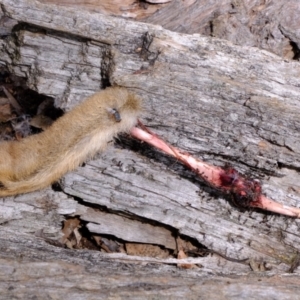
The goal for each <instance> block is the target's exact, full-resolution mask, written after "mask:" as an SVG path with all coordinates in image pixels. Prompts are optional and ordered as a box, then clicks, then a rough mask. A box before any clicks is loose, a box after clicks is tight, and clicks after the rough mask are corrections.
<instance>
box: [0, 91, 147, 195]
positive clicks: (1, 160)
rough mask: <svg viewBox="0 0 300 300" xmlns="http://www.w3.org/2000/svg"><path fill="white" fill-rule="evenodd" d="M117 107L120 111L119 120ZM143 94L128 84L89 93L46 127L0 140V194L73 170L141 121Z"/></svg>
mask: <svg viewBox="0 0 300 300" xmlns="http://www.w3.org/2000/svg"><path fill="white" fill-rule="evenodd" d="M113 109H115V110H116V111H117V112H118V113H119V114H120V117H121V121H120V120H116V118H115V117H114V115H113V114H112V111H113ZM140 109H141V103H140V100H139V99H138V98H137V97H136V96H135V95H134V94H132V93H130V92H129V91H128V90H126V89H124V88H117V87H113V88H108V89H106V90H104V91H101V92H99V93H96V94H94V95H92V96H91V97H89V98H87V99H86V100H85V101H84V102H83V103H81V104H80V105H78V106H77V107H75V108H74V109H73V110H72V111H70V112H68V113H66V114H65V115H64V116H63V117H61V118H59V119H58V120H57V121H56V122H54V123H53V124H52V126H50V127H49V128H48V129H47V130H46V131H44V132H42V133H40V134H37V135H32V136H30V137H28V138H25V139H23V140H21V141H12V142H2V143H0V183H1V185H0V196H9V195H15V194H20V193H26V192H30V191H33V190H37V189H41V188H44V187H46V186H48V185H50V184H51V183H53V182H54V181H56V180H57V179H59V178H60V177H61V176H62V175H63V174H65V173H66V172H68V171H70V170H73V169H74V168H76V167H77V166H78V165H79V164H81V163H82V162H83V161H85V160H86V159H88V158H90V157H92V156H93V155H95V154H96V152H98V151H99V150H103V149H105V147H106V145H107V143H108V142H109V141H110V140H112V138H113V137H114V136H115V135H117V134H118V133H119V132H124V131H128V130H129V129H130V128H131V127H133V126H134V125H135V123H136V121H137V117H138V115H139V113H140Z"/></svg>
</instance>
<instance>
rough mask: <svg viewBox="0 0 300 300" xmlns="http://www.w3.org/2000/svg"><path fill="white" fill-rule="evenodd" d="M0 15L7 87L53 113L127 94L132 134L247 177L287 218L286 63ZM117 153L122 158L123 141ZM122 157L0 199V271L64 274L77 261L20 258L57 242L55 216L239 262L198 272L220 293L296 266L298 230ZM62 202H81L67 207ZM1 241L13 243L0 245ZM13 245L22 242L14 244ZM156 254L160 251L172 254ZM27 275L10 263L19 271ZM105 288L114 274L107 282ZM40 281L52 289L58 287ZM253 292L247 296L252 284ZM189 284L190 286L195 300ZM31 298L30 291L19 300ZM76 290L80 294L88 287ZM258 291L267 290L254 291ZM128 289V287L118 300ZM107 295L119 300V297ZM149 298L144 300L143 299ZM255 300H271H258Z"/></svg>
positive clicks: (97, 23) (258, 54)
mask: <svg viewBox="0 0 300 300" xmlns="http://www.w3.org/2000/svg"><path fill="white" fill-rule="evenodd" d="M0 3H1V9H2V20H3V18H4V19H5V24H6V29H5V30H6V34H5V35H3V37H2V38H1V40H0V62H1V63H3V64H6V65H7V66H8V67H9V69H10V71H11V72H13V73H14V74H16V75H18V76H21V77H26V78H27V82H28V86H29V87H30V88H32V89H34V90H36V91H38V92H39V93H43V94H46V95H49V96H52V97H54V98H55V100H56V104H57V105H58V106H60V107H62V108H65V109H70V108H71V107H72V106H74V105H75V104H76V103H77V102H78V101H81V100H82V99H83V98H84V96H86V95H88V94H91V93H93V92H94V91H96V90H98V89H101V88H102V87H104V86H105V85H107V83H108V82H110V83H111V84H118V85H121V86H125V87H128V88H130V89H132V90H133V91H135V92H136V93H138V94H139V95H140V96H141V97H142V98H143V99H144V106H145V112H144V115H143V120H144V122H145V123H146V124H147V125H149V126H150V127H153V128H154V130H155V131H156V132H158V133H159V134H160V135H161V136H162V137H163V138H165V139H167V140H168V141H169V142H171V143H173V144H175V145H177V146H178V147H180V148H183V149H185V150H188V151H191V152H192V153H194V154H195V155H196V156H199V157H201V158H203V159H205V160H207V161H209V162H211V163H214V164H224V163H226V162H228V163H231V164H232V165H234V166H235V167H236V168H238V169H239V170H240V171H245V172H249V173H250V172H251V173H252V176H256V177H260V178H261V180H262V183H263V189H264V192H265V193H266V194H267V195H268V196H270V197H271V198H273V199H275V200H278V201H280V202H284V203H286V204H288V205H295V206H297V205H298V203H299V201H300V193H299V191H300V190H299V188H300V186H299V174H298V172H297V170H298V169H299V162H300V161H299V151H300V148H299V133H298V131H299V120H298V114H299V112H300V107H299V95H300V87H299V85H298V79H297V78H298V77H299V74H300V67H299V64H298V63H297V62H294V61H284V60H282V59H281V58H279V57H277V56H275V55H273V54H271V53H269V52H265V51H261V50H258V49H256V48H250V47H240V46H234V45H232V44H231V43H229V42H226V41H222V40H217V39H212V38H206V37H202V36H200V35H184V34H179V33H174V32H170V31H166V30H163V29H162V28H161V27H158V26H153V25H147V24H141V23H135V22H131V21H128V20H125V19H118V18H113V17H108V16H102V15H99V14H95V13H87V12H84V11H77V10H72V9H67V8H61V7H60V8H58V7H55V6H47V5H43V4H39V3H38V2H34V1H29V0H23V1H14V3H11V1H8V0H0ZM17 24H19V25H18V26H16V27H13V26H14V25H17ZM12 28H14V29H13V34H10V30H11V29H12ZM120 144H122V145H124V141H123V142H121V143H120ZM128 144H129V146H127V149H124V147H123V149H113V148H111V149H109V150H108V151H107V152H105V153H103V154H101V155H100V156H99V158H97V159H95V160H93V161H91V162H89V163H88V164H87V165H86V166H85V167H81V168H78V169H77V170H76V171H75V172H73V173H70V174H68V175H67V176H65V178H64V179H63V180H62V187H63V192H59V193H57V192H53V191H51V190H45V191H43V192H40V193H33V194H28V195H24V196H19V197H17V198H7V199H3V200H2V202H1V221H2V224H3V226H2V230H1V231H2V234H1V236H2V239H3V240H2V242H1V244H2V245H3V246H2V247H3V248H2V249H5V247H6V248H7V249H8V251H7V252H4V250H2V251H1V253H0V255H1V257H4V258H5V257H8V258H11V257H12V256H13V255H14V253H20V255H24V257H25V260H26V261H27V262H30V261H33V260H37V261H45V262H49V264H47V263H45V264H44V265H43V266H45V268H46V269H47V270H48V268H49V270H51V264H50V261H52V262H53V260H54V261H55V260H57V261H55V263H58V264H59V262H60V261H68V255H69V256H70V257H73V256H76V255H78V254H77V252H74V251H71V250H69V251H67V250H62V249H61V248H57V249H55V250H53V251H55V253H56V256H55V257H53V255H52V254H51V253H50V252H49V253H48V252H47V248H45V250H44V251H43V252H37V254H36V256H35V255H32V256H31V255H30V254H29V253H28V252H26V251H25V248H26V247H27V248H28V247H29V246H28V245H27V246H26V243H25V240H26V239H28V241H32V244H33V245H34V247H38V244H37V245H35V243H39V242H38V241H39V238H38V237H35V236H36V235H37V233H36V232H39V231H41V230H42V231H43V234H42V236H44V237H46V238H47V239H49V238H57V239H58V238H59V236H60V234H59V227H60V224H59V223H60V222H61V220H62V215H79V216H81V217H82V219H84V220H86V221H88V222H90V223H89V224H88V225H87V226H90V227H89V228H90V229H92V228H94V229H93V230H94V231H97V230H98V231H97V232H99V230H101V229H99V228H100V227H101V226H98V227H97V223H98V224H100V225H101V221H99V218H100V213H99V215H98V214H97V209H100V210H101V209H105V211H109V213H115V214H116V215H121V216H122V222H123V221H124V220H126V218H127V219H128V222H127V223H128V230H132V229H134V228H137V226H138V224H139V223H140V222H141V223H144V224H145V223H146V224H147V222H149V224H152V225H153V224H154V225H155V226H156V229H155V230H157V231H153V233H156V232H158V233H156V234H157V235H159V236H160V234H162V235H163V234H165V236H170V232H176V233H177V234H179V235H180V234H183V235H185V236H188V237H191V238H194V239H196V240H197V241H198V242H199V243H201V244H203V245H205V246H206V247H208V248H209V249H211V250H214V251H218V252H220V253H222V254H225V255H226V256H228V257H232V258H237V259H244V258H249V260H248V262H247V263H248V264H239V263H233V262H229V261H226V260H224V259H222V258H220V257H217V256H213V257H210V256H209V257H207V258H204V259H203V263H202V262H201V265H203V266H204V267H205V268H206V269H207V270H209V271H208V272H218V273H219V274H224V275H225V274H226V276H227V277H226V278H228V280H229V278H230V277H229V275H228V274H235V275H237V274H247V273H249V272H250V270H251V269H250V266H249V265H251V266H252V269H255V267H253V266H254V265H255V264H263V265H264V266H265V269H268V270H271V271H270V272H271V273H268V274H269V275H270V274H283V273H284V272H286V271H287V270H288V269H289V267H290V265H291V264H292V262H293V261H294V260H295V259H296V258H297V254H298V242H299V233H298V231H299V229H298V228H299V220H294V219H291V218H286V217H282V216H277V215H273V214H267V213H265V212H262V211H250V212H242V211H240V210H239V209H237V208H235V207H232V206H231V205H230V204H229V203H228V202H227V201H226V200H225V199H223V198H222V197H221V196H220V195H218V194H217V193H214V192H212V191H211V190H210V188H208V187H206V186H205V185H204V184H203V183H202V182H201V181H199V180H197V179H195V178H194V177H193V176H192V174H191V173H189V172H187V171H186V170H185V169H184V168H182V167H181V166H180V165H178V164H177V163H176V162H175V161H173V160H171V159H169V158H167V157H165V156H163V155H161V154H159V153H158V152H155V151H153V150H151V149H148V150H145V148H144V150H143V151H140V152H138V153H137V152H134V151H132V148H131V146H130V144H131V142H130V141H129V142H128ZM263 175H266V176H263ZM65 193H66V194H67V195H68V196H69V198H68V196H66V194H65ZM37 195H38V196H37ZM73 196H76V197H79V198H81V199H82V200H83V202H82V203H81V204H78V202H77V200H74V199H72V197H73ZM36 197H37V198H36ZM39 197H40V198H39ZM45 197H46V198H45ZM66 198H68V199H66ZM43 199H44V200H43ZM75 199H78V198H75ZM66 203H68V205H66ZM95 205H96V207H97V209H95ZM92 208H94V209H92ZM52 218H53V221H52V222H51V220H52ZM125 223H126V222H125ZM95 224H96V225H95ZM25 225H26V226H25ZM122 226H125V225H124V222H123V223H122ZM96 227H97V230H96V229H95V228H96ZM160 227H162V229H161V230H160V229H159V228H160ZM142 229H143V226H142V225H141V226H140V230H139V231H138V230H136V229H134V230H136V231H137V235H141V240H142V237H143V238H145V236H147V235H149V234H148V233H149V231H147V230H146V229H145V231H144V232H145V233H144V234H143V230H142ZM104 230H107V229H106V228H105V229H103V231H104ZM111 230H113V229H111ZM122 230H124V228H122ZM168 230H169V231H170V232H168ZM12 232H13V233H14V236H12V237H9V234H12ZM147 232H148V233H147ZM24 234H29V235H28V236H24ZM33 234H35V236H34V235H33ZM119 234H120V236H118V233H117V232H114V235H116V236H117V237H118V238H121V239H122V238H124V236H123V234H122V231H120V233H119ZM45 235H46V236H45ZM18 237H19V239H20V242H19V243H16V240H17V239H18ZM151 238H153V237H151ZM161 240H162V239H161V237H158V238H157V242H156V243H157V244H160V243H161ZM148 241H149V243H153V240H151V241H150V239H149V240H148ZM143 242H144V241H143ZM28 243H29V242H28ZM41 243H42V242H41ZM168 243H169V246H168V247H170V248H171V247H172V246H170V244H172V243H173V242H168ZM14 247H15V248H14ZM23 247H25V248H23ZM51 247H52V246H51ZM11 248H13V249H15V250H14V251H15V252H13V251H12V250H9V249H11ZM49 249H50V248H49ZM51 249H53V248H51ZM23 250H24V251H23ZM49 251H52V250H49ZM80 253H81V252H80ZM84 253H85V254H83V255H84V256H85V255H87V256H88V255H89V254H87V252H84ZM90 255H94V254H90ZM95 255H96V254H95ZM97 255H100V254H97ZM99 257H100V256H99ZM70 259H71V258H70ZM106 259H107V260H109V261H110V262H111V263H112V265H113V266H115V267H116V268H118V266H119V267H120V268H122V265H118V262H117V261H116V260H115V259H113V258H111V259H109V258H102V256H101V259H99V261H97V263H99V269H103V268H104V267H105V266H103V267H101V262H100V261H101V260H104V261H106ZM87 261H88V258H86V260H82V261H81V262H80V263H82V265H85V264H86V263H87ZM5 264H6V265H7V268H14V267H15V265H14V264H17V262H13V261H11V260H7V262H6V263H5ZM76 264H78V265H80V264H79V262H78V261H76V260H73V261H71V265H68V266H66V269H68V268H71V269H72V268H76V267H74V266H75V265H76ZM25 266H26V265H23V263H22V261H21V262H19V267H20V269H22V268H25ZM33 268H36V270H39V268H40V265H39V264H38V263H37V264H34V266H33ZM135 268H136V266H135V265H134V266H133V267H132V270H133V271H132V273H130V272H128V273H126V276H130V278H131V280H133V278H134V281H135V282H138V283H139V284H142V282H143V278H144V277H140V275H139V273H138V272H137V271H136V269H135ZM153 269H155V270H158V271H157V272H158V273H156V274H163V275H159V276H163V277H164V278H166V280H168V274H169V273H168V272H174V274H175V275H174V276H175V277H176V279H175V280H174V282H175V283H176V282H177V280H180V278H181V280H182V285H180V287H182V286H185V287H187V286H188V285H189V284H190V283H191V282H198V283H199V276H200V277H201V276H202V275H203V274H202V273H201V271H199V270H198V271H195V270H187V271H180V270H175V267H165V266H164V265H159V266H157V265H156V264H155V266H153ZM92 270H94V269H93V268H92ZM151 270H152V269H151V266H149V271H148V273H147V272H146V273H144V274H146V275H145V276H150V277H151V276H152V277H153V274H151ZM165 270H167V271H165ZM169 270H172V271H169ZM54 272H55V271H54ZM87 272H88V271H87ZM99 272H100V271H99ZM120 272H121V273H122V271H120ZM126 272H127V271H126ZM136 272H137V273H136ZM160 272H162V273H160ZM296 272H299V271H298V270H297V269H296ZM106 274H107V273H106ZM113 274H114V271H112V273H108V274H107V276H108V277H109V276H113ZM150 274H151V275H150ZM201 274H202V275H201ZM213 274H215V273H213ZM41 276H42V277H43V276H44V277H47V275H41ZM99 276H103V275H99ZM124 276H125V275H124ZM177 276H178V277H179V279H178V278H177ZM203 276H204V275H203ZM205 276H206V275H205ZM211 276H212V278H213V279H214V280H216V281H217V282H218V286H219V285H220V286H222V285H223V283H224V281H223V279H220V277H217V276H215V275H211ZM243 276H246V275H243ZM253 276H254V278H255V276H257V275H253ZM95 277H97V276H95ZM154 277H155V276H154ZM158 278H159V277H158ZM186 278H191V279H186ZM243 278H245V277H241V280H240V286H239V287H235V288H237V290H234V292H231V293H232V294H228V295H229V296H228V297H230V295H238V297H239V298H241V297H243V296H244V295H246V296H247V295H249V293H250V295H253V294H252V293H253V291H254V290H255V286H253V285H252V284H251V280H250V283H249V284H246V283H245V282H244V281H243ZM274 278H275V277H272V279H274ZM292 278H296V277H292ZM123 279H124V278H123V276H121V277H120V278H119V281H118V282H119V284H120V285H122V284H123V283H122V280H123ZM18 280H21V279H18V278H17V279H16V282H18ZM49 280H50V279H49ZM52 280H53V283H54V282H56V281H57V278H55V277H53V278H52ZM96 280H98V279H96ZM155 280H156V279H155ZM170 280H171V279H170ZM184 280H187V282H184ZM189 280H191V281H189ZM230 280H231V279H230ZM234 280H236V281H235V282H239V280H238V279H236V278H235V279H234ZM274 280H275V279H274ZM277 280H278V282H281V284H282V285H281V284H277V283H275V282H271V283H270V284H271V285H272V288H273V289H274V290H276V291H277V292H276V294H275V295H274V297H278V298H280V296H281V295H282V297H283V298H284V299H288V297H292V295H293V294H292V293H293V288H295V285H294V283H293V282H294V281H292V283H291V284H290V289H289V290H288V289H286V288H283V284H285V282H286V281H285V277H280V278H279V279H278V278H277ZM97 282H98V281H97ZM253 282H255V283H253V284H255V285H256V284H259V283H257V278H256V280H254V281H253ZM276 282H277V281H276ZM198 283H197V284H196V283H195V286H196V287H197V288H200V286H201V284H199V285H198ZM5 284H8V283H5V282H2V286H4V288H5V286H6V285H5ZM111 284H112V283H111ZM191 284H192V283H191ZM49 285H50V286H51V283H50V284H49ZM214 285H216V283H215V284H214ZM174 286H176V289H175V290H173V288H172V287H170V286H168V285H166V286H165V288H166V289H165V290H164V291H162V292H161V293H162V294H161V295H163V296H166V295H170V294H172V292H174V295H176V293H179V291H180V290H181V289H180V288H178V285H177V284H174ZM256 287H257V285H256ZM34 288H35V286H34V285H33V286H32V285H31V286H30V287H29V286H28V290H27V292H28V291H29V289H34ZM49 288H50V287H49ZM81 288H82V289H83V290H84V292H86V293H89V290H90V286H88V285H87V286H85V287H81ZM211 288H212V287H211V286H207V288H206V289H205V291H203V290H202V292H206V293H210V292H211V293H213V295H216V293H217V294H218V295H219V293H220V290H219V289H215V288H214V290H213V291H211ZM257 288H258V290H260V291H262V290H265V286H264V283H263V282H262V283H261V284H260V287H257ZM133 289H134V288H133V287H132V286H131V288H130V287H128V288H127V291H129V292H128V293H129V294H130V292H132V290H133ZM141 289H142V290H144V292H145V291H146V290H147V288H145V287H144V288H143V287H141ZM153 289H155V287H154V288H153ZM182 289H183V290H184V292H186V294H184V296H187V295H190V296H191V295H193V293H195V294H197V291H198V290H196V291H193V290H191V289H187V290H185V289H184V288H182ZM202 289H203V287H202ZM25 291H26V289H25V290H24V291H23V292H25ZM118 292H119V293H120V295H121V293H125V292H126V288H124V289H120V290H118V291H116V294H117V293H118ZM78 293H79V292H78ZM145 293H146V292H145ZM147 293H149V295H151V291H150V292H147ZM147 293H146V294H143V295H148V294H147ZM243 293H246V294H243ZM280 293H282V294H280ZM92 294H93V293H92V292H91V295H92ZM152 295H155V293H154V292H153V294H152ZM178 295H181V294H178ZM182 295H183V294H182ZM224 295H225V294H224ZM208 296H209V294H207V297H208ZM267 296H268V298H269V297H270V296H273V294H272V292H271V291H270V290H269V291H268V294H267ZM207 297H206V298H207ZM224 297H225V296H224Z"/></svg>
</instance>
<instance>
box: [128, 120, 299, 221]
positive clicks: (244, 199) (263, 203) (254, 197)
mask: <svg viewBox="0 0 300 300" xmlns="http://www.w3.org/2000/svg"><path fill="white" fill-rule="evenodd" d="M138 124H139V126H140V128H138V127H133V128H132V129H131V131H130V133H131V135H132V136H133V137H135V138H137V139H139V140H141V141H144V142H146V143H148V144H150V145H152V146H154V147H155V148H157V149H160V150H161V151H163V152H165V153H166V154H169V155H171V156H173V157H175V158H176V159H177V160H179V161H180V162H182V163H183V164H184V165H186V166H187V167H189V168H190V169H192V170H193V171H194V172H195V173H196V174H198V175H199V176H200V177H201V178H203V179H204V180H205V182H206V183H207V184H209V185H210V186H212V187H214V188H216V189H219V190H221V191H222V192H224V193H226V194H230V195H231V196H232V199H233V201H234V204H236V205H237V206H240V207H244V208H249V207H255V208H256V207H257V208H261V209H264V210H268V211H272V212H275V213H278V214H282V215H286V216H291V217H296V218H299V217H300V209H299V208H296V207H289V206H286V205H283V204H281V203H278V202H275V201H273V200H271V199H269V198H267V197H265V196H264V195H262V189H261V184H260V182H259V181H258V180H255V179H252V178H248V177H246V176H244V175H241V174H239V172H238V171H237V170H235V169H234V168H231V167H226V168H221V167H216V166H212V165H210V164H208V163H205V162H204V161H201V160H199V159H197V158H194V157H193V156H191V155H190V154H189V153H187V152H184V151H181V150H179V149H178V148H176V147H173V146H171V145H169V144H167V143H166V142H164V141H163V140H162V139H160V138H159V137H158V136H157V135H156V134H154V133H153V132H151V131H150V130H149V129H148V128H146V126H145V125H144V124H143V123H142V122H141V121H138Z"/></svg>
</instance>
